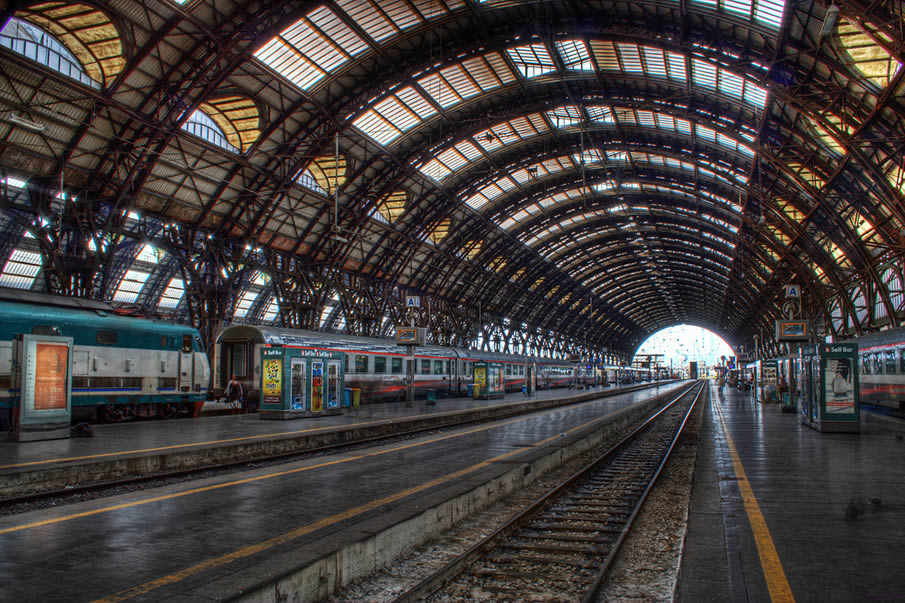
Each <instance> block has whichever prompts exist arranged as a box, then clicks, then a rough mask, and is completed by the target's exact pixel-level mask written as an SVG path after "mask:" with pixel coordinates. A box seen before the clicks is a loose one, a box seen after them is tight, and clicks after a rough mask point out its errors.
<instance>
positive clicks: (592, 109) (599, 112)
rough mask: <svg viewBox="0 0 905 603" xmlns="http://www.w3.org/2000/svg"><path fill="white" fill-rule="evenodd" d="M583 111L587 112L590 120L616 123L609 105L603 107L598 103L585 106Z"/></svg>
mask: <svg viewBox="0 0 905 603" xmlns="http://www.w3.org/2000/svg"><path fill="white" fill-rule="evenodd" d="M585 111H587V112H588V117H589V118H590V119H591V121H599V122H603V123H616V120H615V118H614V117H613V111H612V109H610V108H609V107H604V106H600V105H592V106H589V107H585Z"/></svg>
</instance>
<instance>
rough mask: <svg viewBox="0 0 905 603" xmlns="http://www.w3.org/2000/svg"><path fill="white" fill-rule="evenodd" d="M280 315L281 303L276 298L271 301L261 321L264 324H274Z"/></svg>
mask: <svg viewBox="0 0 905 603" xmlns="http://www.w3.org/2000/svg"><path fill="white" fill-rule="evenodd" d="M279 313H280V302H278V301H277V298H276V297H274V298H273V299H272V300H270V304H268V306H267V309H266V310H264V315H263V316H262V317H261V320H262V321H264V322H273V321H274V320H276V317H277V315H278V314H279Z"/></svg>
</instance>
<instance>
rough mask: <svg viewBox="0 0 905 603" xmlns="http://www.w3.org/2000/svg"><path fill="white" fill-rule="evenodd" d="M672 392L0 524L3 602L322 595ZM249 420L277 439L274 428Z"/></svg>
mask: <svg viewBox="0 0 905 603" xmlns="http://www.w3.org/2000/svg"><path fill="white" fill-rule="evenodd" d="M681 387H682V384H681V383H677V384H664V385H661V386H658V387H651V388H649V389H644V390H637V391H626V389H621V390H616V389H615V388H610V389H609V390H608V391H605V392H595V391H590V392H581V394H582V395H588V396H591V398H590V399H586V400H585V401H583V402H575V401H574V400H575V398H576V397H578V396H576V394H578V393H579V392H574V391H573V392H567V391H560V392H550V393H549V394H547V395H548V396H549V397H550V398H549V399H550V400H551V401H553V400H555V399H559V400H561V401H563V402H566V401H569V400H571V402H569V403H563V404H560V405H558V406H555V407H552V408H548V409H546V410H543V411H538V412H527V413H522V414H517V415H513V416H511V417H509V418H506V419H505V420H502V421H493V422H489V423H480V424H477V423H472V424H469V425H462V426H460V427H458V428H455V429H451V430H443V431H442V432H437V431H432V432H425V433H421V434H419V435H418V436H417V437H413V438H407V439H405V440H395V441H392V442H385V443H375V445H373V446H368V447H366V448H361V449H356V450H347V451H339V452H337V453H336V454H331V455H327V456H322V455H310V456H307V457H306V458H303V459H298V460H293V461H292V462H290V463H285V464H280V465H273V466H271V465H266V464H261V465H260V466H257V467H253V468H247V469H245V470H243V471H242V472H241V473H236V474H233V473H225V474H217V475H212V476H210V477H205V478H203V479H196V480H192V481H191V482H185V483H175V484H168V485H163V486H160V487H156V488H153V489H148V490H134V491H128V492H121V493H119V494H117V495H115V496H112V497H107V498H101V499H97V500H83V501H80V502H77V503H73V504H69V505H64V506H60V507H48V508H43V509H33V510H31V511H28V512H24V513H19V514H15V515H8V516H0V547H2V548H3V550H4V551H9V553H8V554H7V555H6V556H5V559H4V561H3V562H2V563H0V581H2V582H3V584H4V587H3V598H5V599H8V600H10V601H61V600H66V601H70V600H87V601H92V600H94V601H109V602H112V601H138V600H141V601H147V600H154V601H162V600H166V601H214V600H225V599H228V600H239V601H242V600H246V601H261V600H269V601H278V600H289V599H292V600H300V601H301V600H305V601H313V600H318V599H322V598H323V597H325V596H326V595H328V594H330V593H332V592H334V589H335V588H336V587H338V586H340V585H342V584H346V583H348V581H349V580H351V579H354V578H355V577H356V576H362V575H367V574H368V573H370V572H372V571H375V570H376V569H378V568H380V567H382V566H383V564H386V563H390V562H391V561H392V560H393V559H395V558H397V557H398V556H399V555H400V554H403V553H404V552H406V551H408V550H410V549H411V548H413V547H415V546H417V545H418V544H420V543H423V542H424V541H425V540H426V539H428V538H430V537H432V536H435V535H438V534H439V533H440V532H442V531H443V530H444V529H446V528H449V527H451V526H452V525H453V524H454V523H456V522H457V521H459V520H461V519H464V518H466V517H468V516H469V515H471V514H473V513H475V512H476V511H477V510H479V509H480V508H482V507H483V506H484V505H486V504H489V503H490V502H492V501H494V500H498V499H499V498H500V497H503V496H505V495H506V494H508V493H510V492H513V491H515V490H518V489H520V488H521V487H522V486H523V485H525V484H527V483H530V482H531V481H532V480H533V479H534V477H535V476H538V475H542V474H543V473H544V472H545V471H546V470H547V469H549V468H550V467H553V466H556V465H558V464H559V463H560V462H562V459H563V458H568V457H569V456H572V455H575V454H579V453H580V452H582V451H583V450H587V449H588V448H591V447H593V446H595V445H598V444H599V443H600V442H601V440H602V439H604V438H605V437H606V434H607V433H615V432H620V431H622V430H624V429H625V428H626V426H627V425H628V424H631V423H634V422H635V421H637V420H640V418H641V417H644V416H647V415H648V414H649V413H650V411H651V410H652V409H653V408H654V407H655V406H656V405H657V404H658V401H657V398H659V397H667V396H672V395H674V393H675V392H676V391H677V390H678V389H679V388H681ZM564 394H566V395H564ZM568 394H571V395H568ZM602 394H603V395H602ZM607 394H612V395H607ZM540 397H541V396H539V398H540ZM525 402H526V401H525V400H524V399H523V400H521V401H520V402H518V403H516V402H512V401H506V400H496V401H490V402H487V401H470V400H462V401H459V402H458V404H460V405H462V407H463V408H462V412H464V411H465V410H466V409H467V408H470V407H471V406H472V405H480V406H481V407H485V408H486V407H491V408H503V407H505V406H506V405H507V403H509V404H516V405H517V406H520V407H524V406H525ZM439 406H440V402H438V407H439ZM414 411H415V412H418V411H421V414H433V413H434V411H433V409H425V408H416V409H414ZM425 411H426V412H425ZM361 412H362V413H363V414H364V415H365V416H362V417H359V420H360V421H362V422H366V421H372V420H375V419H376V420H383V419H384V418H385V417H386V416H387V415H389V414H393V413H399V414H403V415H404V414H406V413H412V412H413V409H408V410H406V409H405V407H404V406H402V407H401V408H399V407H396V408H394V407H391V406H387V407H384V406H375V407H374V408H373V409H368V408H364V409H361ZM437 412H438V413H439V412H443V409H442V408H438V409H437ZM369 414H372V415H373V416H370V417H369V416H367V415H369ZM228 418H230V417H215V418H214V419H216V420H217V421H219V420H220V419H228ZM237 418H238V419H240V420H248V421H252V420H255V419H254V418H253V417H250V416H248V417H246V416H242V417H237ZM344 419H345V420H347V421H352V420H353V417H348V416H347V417H344ZM335 420H339V418H337V419H335ZM206 421H207V420H205V419H202V420H201V421H200V422H201V423H204V422H206ZM185 423H191V424H193V423H195V422H194V421H185ZM241 423H242V421H240V422H239V424H240V425H241ZM174 424H175V423H173V422H170V423H162V424H161V425H164V426H166V427H170V426H172V425H174ZM255 424H266V425H268V426H270V429H273V425H274V422H273V421H257V422H256V423H255ZM112 427H116V426H112ZM120 427H125V426H120Z"/></svg>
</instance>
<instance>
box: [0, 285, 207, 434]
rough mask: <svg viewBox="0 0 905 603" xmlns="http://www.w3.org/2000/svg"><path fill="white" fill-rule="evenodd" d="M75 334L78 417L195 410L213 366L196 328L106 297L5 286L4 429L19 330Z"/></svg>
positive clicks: (0, 385) (0, 297)
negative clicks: (133, 312) (133, 311)
mask: <svg viewBox="0 0 905 603" xmlns="http://www.w3.org/2000/svg"><path fill="white" fill-rule="evenodd" d="M26 333H31V334H35V335H59V336H63V337H72V339H73V348H72V349H73V351H72V418H73V422H80V421H98V422H110V421H122V420H127V419H131V418H136V417H174V416H177V415H180V414H182V415H191V416H194V415H197V413H198V411H200V409H201V406H202V405H203V404H204V400H205V398H206V397H207V392H208V385H209V382H210V365H209V363H208V359H207V354H205V352H204V349H203V348H202V345H201V338H200V336H199V333H198V331H197V330H196V329H194V328H192V327H188V326H184V325H178V324H173V323H170V322H164V321H162V320H151V319H146V318H135V317H131V316H126V315H122V314H121V313H119V312H118V311H117V310H116V309H115V308H113V307H112V306H110V305H108V304H105V303H103V302H97V301H90V300H85V299H76V298H65V297H58V296H52V295H46V294H42V293H34V292H30V291H21V290H16V289H2V288H0V429H3V430H8V429H9V428H10V425H12V424H13V422H14V420H15V416H14V413H15V412H16V411H15V409H14V408H13V405H12V403H11V394H12V393H13V392H12V391H11V388H13V387H15V384H13V383H11V378H12V358H13V353H12V351H13V345H14V342H15V338H16V336H17V335H20V334H26Z"/></svg>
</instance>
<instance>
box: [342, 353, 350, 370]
mask: <svg viewBox="0 0 905 603" xmlns="http://www.w3.org/2000/svg"><path fill="white" fill-rule="evenodd" d="M345 357H346V364H345V365H344V366H343V371H344V372H346V373H348V372H349V355H348V354H345Z"/></svg>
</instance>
